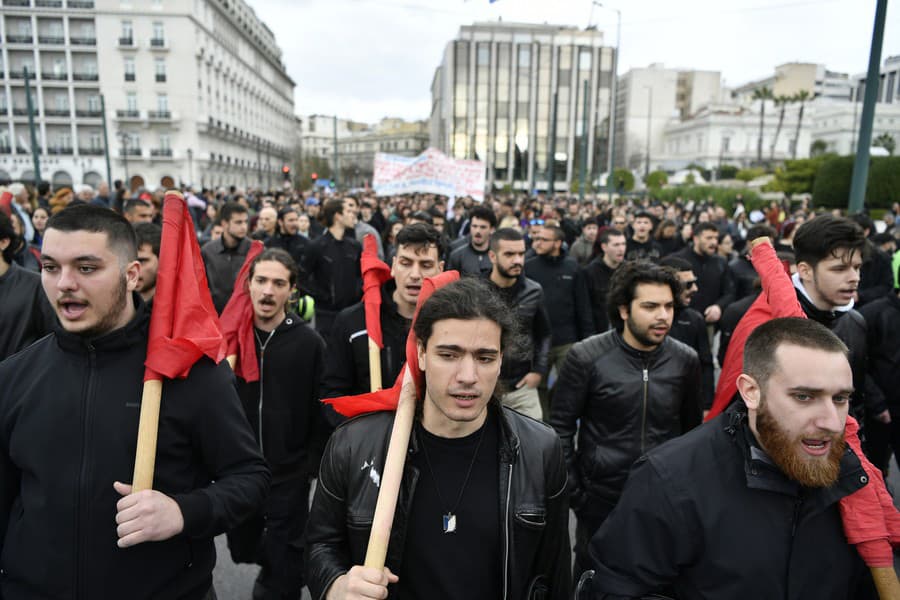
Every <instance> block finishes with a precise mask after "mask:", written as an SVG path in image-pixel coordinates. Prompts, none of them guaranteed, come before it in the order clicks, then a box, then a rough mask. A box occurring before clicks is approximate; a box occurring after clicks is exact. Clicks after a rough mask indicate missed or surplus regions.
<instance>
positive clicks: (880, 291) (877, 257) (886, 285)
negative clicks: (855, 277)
mask: <svg viewBox="0 0 900 600" xmlns="http://www.w3.org/2000/svg"><path fill="white" fill-rule="evenodd" d="M866 246H867V249H866V253H865V259H864V260H863V264H862V267H861V268H860V270H859V305H860V306H863V305H865V304H868V303H869V302H872V301H874V300H878V299H879V298H883V297H885V296H887V295H888V294H890V293H891V290H893V289H894V274H893V273H892V272H891V257H890V256H888V255H887V253H885V252H882V251H881V250H880V249H879V248H878V247H877V246H875V244H873V243H872V242H870V241H868V240H866Z"/></svg>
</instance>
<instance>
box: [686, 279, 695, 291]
mask: <svg viewBox="0 0 900 600" xmlns="http://www.w3.org/2000/svg"><path fill="white" fill-rule="evenodd" d="M683 283H684V287H686V288H688V289H691V288H692V287H698V286H697V280H696V279H691V280H689V281H685V282H683Z"/></svg>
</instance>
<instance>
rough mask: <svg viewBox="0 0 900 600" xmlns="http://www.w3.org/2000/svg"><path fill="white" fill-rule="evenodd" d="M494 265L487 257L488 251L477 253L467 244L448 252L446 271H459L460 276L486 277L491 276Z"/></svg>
mask: <svg viewBox="0 0 900 600" xmlns="http://www.w3.org/2000/svg"><path fill="white" fill-rule="evenodd" d="M493 268H494V265H492V264H491V259H490V257H489V256H488V251H487V250H485V251H484V252H479V251H477V250H475V249H474V248H472V244H471V242H470V243H467V244H465V245H464V246H460V247H459V248H456V249H455V250H453V251H451V252H450V258H448V259H447V266H446V267H444V270H446V271H459V274H460V275H475V276H482V277H487V276H488V275H490V274H491V270H492V269H493Z"/></svg>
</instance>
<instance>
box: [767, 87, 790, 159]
mask: <svg viewBox="0 0 900 600" xmlns="http://www.w3.org/2000/svg"><path fill="white" fill-rule="evenodd" d="M793 101H794V99H793V98H792V97H791V96H785V95H780V96H775V106H776V107H780V108H781V110H780V111H779V112H778V127H776V128H775V137H774V138H772V145H771V146H770V147H769V162H772V161H774V160H775V145H776V144H777V143H778V136H779V135H780V134H781V126H782V125H783V124H784V110H785V109H786V108H787V105H788V104H790V103H791V102H793Z"/></svg>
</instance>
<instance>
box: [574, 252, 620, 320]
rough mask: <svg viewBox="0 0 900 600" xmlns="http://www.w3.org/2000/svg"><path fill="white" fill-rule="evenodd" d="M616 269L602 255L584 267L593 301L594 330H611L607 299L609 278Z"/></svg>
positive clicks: (586, 281)
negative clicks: (608, 264)
mask: <svg viewBox="0 0 900 600" xmlns="http://www.w3.org/2000/svg"><path fill="white" fill-rule="evenodd" d="M613 271H614V269H610V268H609V266H607V264H606V263H605V262H603V257H602V256H597V257H595V258H594V260H592V261H591V262H590V263H588V265H587V266H586V267H584V269H582V273H583V275H584V279H585V284H586V285H587V289H588V297H589V298H590V302H591V314H592V315H593V317H594V331H596V332H597V333H604V332H605V331H608V330H609V313H608V312H607V305H606V299H607V297H608V296H609V280H610V279H611V278H612V274H613Z"/></svg>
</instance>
